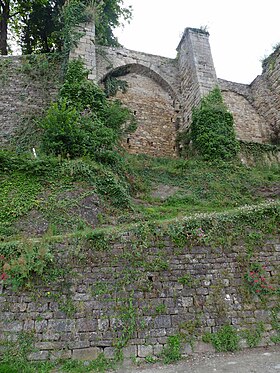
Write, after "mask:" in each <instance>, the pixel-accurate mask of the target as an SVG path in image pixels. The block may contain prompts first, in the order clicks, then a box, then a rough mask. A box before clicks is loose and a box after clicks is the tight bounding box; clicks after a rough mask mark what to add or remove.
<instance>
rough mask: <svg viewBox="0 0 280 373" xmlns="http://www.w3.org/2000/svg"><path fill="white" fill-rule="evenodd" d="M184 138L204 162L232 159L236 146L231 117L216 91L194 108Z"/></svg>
mask: <svg viewBox="0 0 280 373" xmlns="http://www.w3.org/2000/svg"><path fill="white" fill-rule="evenodd" d="M181 136H182V135H181ZM186 136H189V138H190V140H191V141H192V147H193V149H194V150H195V152H197V153H198V154H200V155H201V156H202V157H203V159H206V160H214V159H222V160H227V161H228V160H232V159H233V158H235V156H236V155H237V153H238V150H239V146H238V142H237V140H236V137H235V132H234V126H233V116H232V114H231V113H230V112H229V111H228V109H227V108H226V106H225V104H224V103H223V99H222V95H221V92H220V90H219V88H214V89H213V91H211V92H210V93H209V94H208V95H207V96H205V97H204V98H203V99H202V101H201V103H200V105H199V106H198V107H197V108H194V109H193V114H192V124H191V128H190V134H189V133H187V134H186Z"/></svg>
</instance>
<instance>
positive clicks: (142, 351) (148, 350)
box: [138, 345, 154, 357]
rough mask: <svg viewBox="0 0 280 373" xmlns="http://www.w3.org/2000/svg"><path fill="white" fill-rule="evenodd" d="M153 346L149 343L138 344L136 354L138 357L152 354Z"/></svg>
mask: <svg viewBox="0 0 280 373" xmlns="http://www.w3.org/2000/svg"><path fill="white" fill-rule="evenodd" d="M153 352H154V351H153V346H151V345H147V346H146V345H140V346H138V356H139V357H147V356H150V355H153Z"/></svg>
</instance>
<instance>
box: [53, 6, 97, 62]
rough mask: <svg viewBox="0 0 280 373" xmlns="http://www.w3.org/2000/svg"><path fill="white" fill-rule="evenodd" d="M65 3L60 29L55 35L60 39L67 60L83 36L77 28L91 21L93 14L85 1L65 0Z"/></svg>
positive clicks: (61, 14)
mask: <svg viewBox="0 0 280 373" xmlns="http://www.w3.org/2000/svg"><path fill="white" fill-rule="evenodd" d="M63 3H65V4H64V6H63V7H62V8H61V11H60V16H61V23H60V28H59V29H58V30H57V32H56V33H55V32H54V34H56V35H57V37H58V40H59V42H58V43H59V45H60V47H62V54H63V56H64V58H67V57H68V55H69V53H70V51H71V49H73V48H74V47H76V46H77V44H78V42H79V40H80V38H81V36H82V35H83V34H82V33H81V32H80V31H78V30H77V27H78V26H79V25H80V24H81V23H83V22H87V21H90V20H91V18H92V14H91V12H89V11H88V9H87V6H86V3H85V1H79V0H69V1H67V2H65V1H64V0H63Z"/></svg>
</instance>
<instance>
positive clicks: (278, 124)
mask: <svg viewBox="0 0 280 373" xmlns="http://www.w3.org/2000/svg"><path fill="white" fill-rule="evenodd" d="M251 89H252V95H253V99H254V104H255V107H256V108H257V110H258V112H259V113H260V114H261V115H262V116H263V118H264V119H265V121H266V123H267V128H266V132H265V140H268V141H270V140H271V136H272V137H273V134H274V133H275V130H276V131H277V132H278V133H279V132H280V50H279V49H278V50H277V51H275V52H274V53H273V54H271V55H270V56H269V57H268V59H267V63H266V65H265V66H264V70H263V73H262V75H260V76H258V77H257V78H256V79H255V80H254V81H253V82H252V84H251Z"/></svg>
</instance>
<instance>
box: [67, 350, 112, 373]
mask: <svg viewBox="0 0 280 373" xmlns="http://www.w3.org/2000/svg"><path fill="white" fill-rule="evenodd" d="M61 368H62V371H63V372H69V373H86V372H89V373H90V372H100V373H105V372H108V371H109V370H112V369H114V368H115V362H114V361H112V360H109V359H106V357H105V356H104V354H100V355H99V356H98V358H97V359H95V360H92V361H90V362H89V363H88V364H87V365H85V364H84V362H82V361H76V360H68V361H66V362H63V363H62V364H61Z"/></svg>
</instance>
